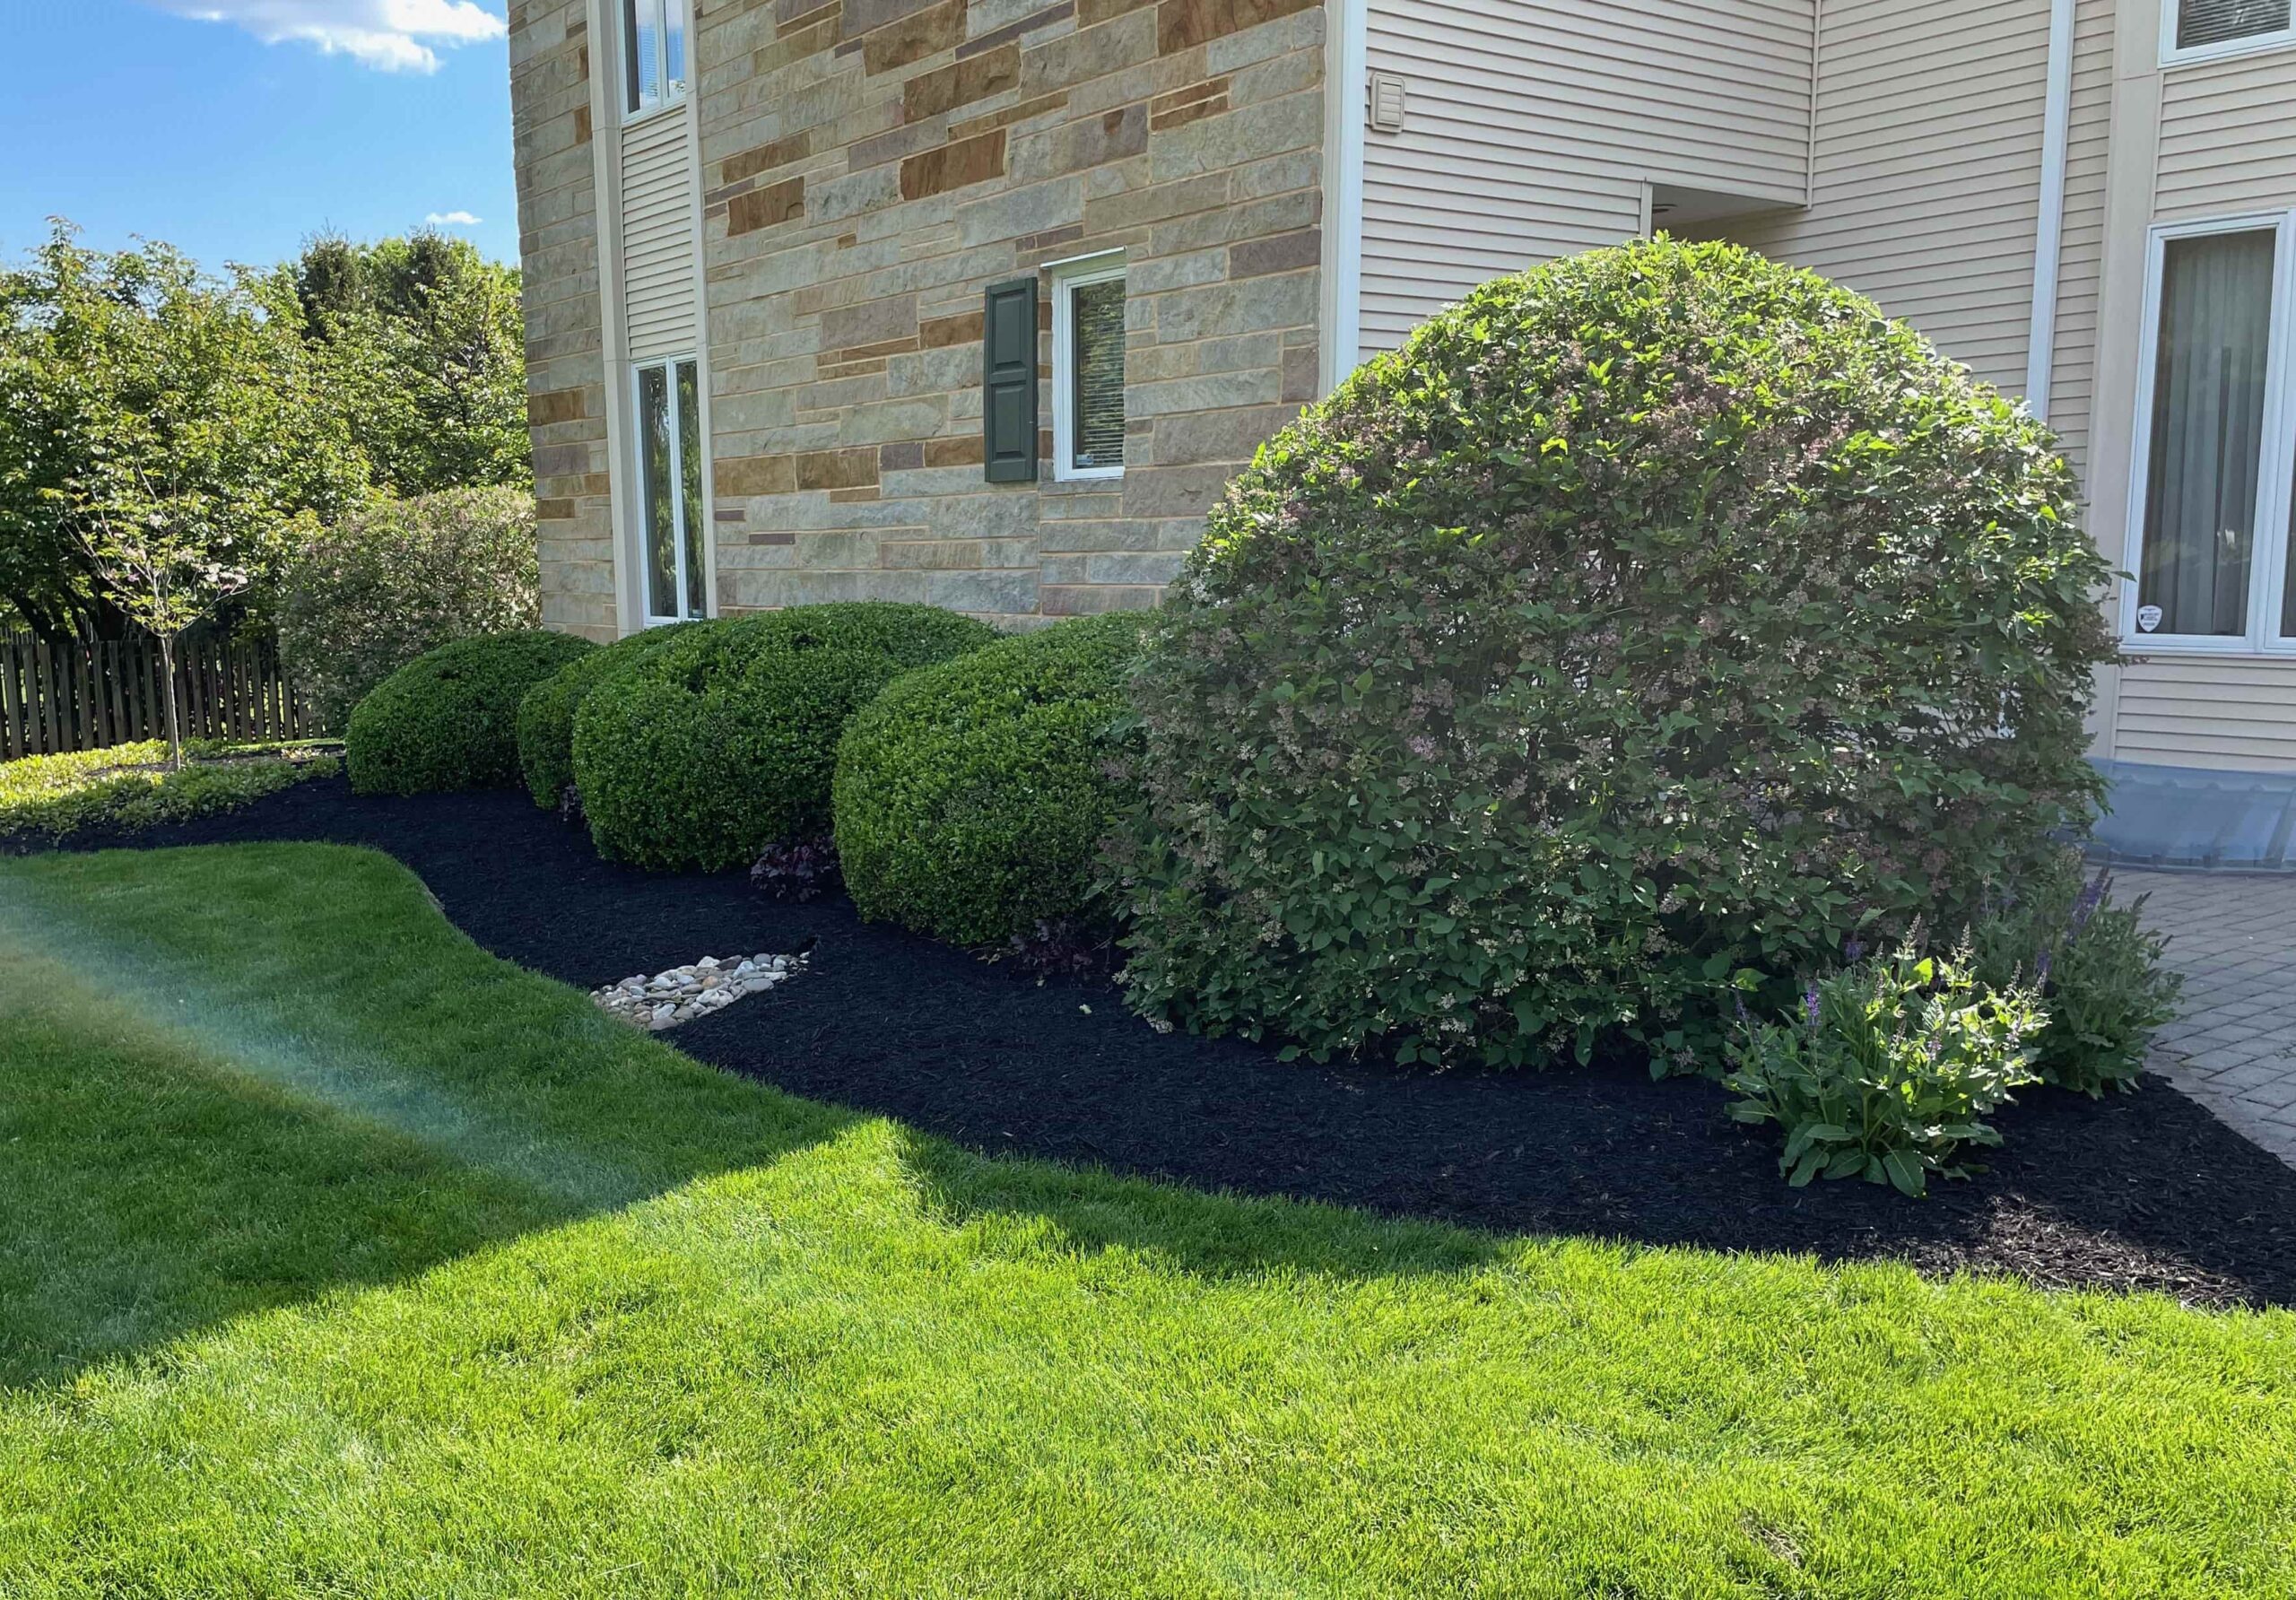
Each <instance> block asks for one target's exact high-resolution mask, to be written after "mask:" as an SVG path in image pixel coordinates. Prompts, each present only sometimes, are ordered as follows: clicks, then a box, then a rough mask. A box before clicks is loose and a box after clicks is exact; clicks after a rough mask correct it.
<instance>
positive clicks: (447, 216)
mask: <svg viewBox="0 0 2296 1600" xmlns="http://www.w3.org/2000/svg"><path fill="white" fill-rule="evenodd" d="M422 220H423V221H424V222H428V223H430V224H431V226H432V227H433V228H475V227H477V226H478V225H479V223H481V222H484V221H485V220H486V219H485V218H483V217H474V216H473V215H471V214H470V213H468V212H466V211H434V212H432V213H431V214H430V215H429V216H427V217H425V218H423V219H422Z"/></svg>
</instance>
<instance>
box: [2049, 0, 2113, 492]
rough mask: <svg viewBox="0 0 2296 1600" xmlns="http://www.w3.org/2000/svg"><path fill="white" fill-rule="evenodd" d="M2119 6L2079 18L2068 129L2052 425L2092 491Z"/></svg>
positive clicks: (2101, 1)
mask: <svg viewBox="0 0 2296 1600" xmlns="http://www.w3.org/2000/svg"><path fill="white" fill-rule="evenodd" d="M2113 27H2114V0H2080V4H2079V5H2078V7H2077V8H2076V9H2075V10H2074V19H2073V101H2072V115H2071V117H2070V118H2069V120H2068V122H2067V125H2066V149H2065V228H2064V232H2063V233H2062V234H2061V235H2060V236H2059V240H2058V246H2057V251H2058V254H2057V352H2056V355H2055V358H2054V360H2053V362H2052V369H2051V372H2050V377H2049V403H2048V421H2049V426H2051V427H2052V428H2054V429H2056V430H2057V437H2058V438H2060V439H2063V440H2064V441H2065V455H2066V460H2068V461H2070V462H2071V463H2072V464H2073V470H2074V472H2075V473H2077V474H2080V477H2081V482H2082V492H2083V495H2084V496H2085V495H2086V494H2087V492H2088V481H2089V430H2090V416H2091V412H2092V408H2093V406H2094V404H2095V395H2096V378H2097V302H2098V296H2099V293H2100V289H2101V287H2102V283H2103V278H2104V263H2105V177H2106V169H2107V161H2108V159H2109V156H2110V154H2111V151H2112V109H2113Z"/></svg>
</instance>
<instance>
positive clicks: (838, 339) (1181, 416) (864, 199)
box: [519, 0, 1324, 623]
mask: <svg viewBox="0 0 2296 1600" xmlns="http://www.w3.org/2000/svg"><path fill="white" fill-rule="evenodd" d="M542 9H543V8H542V7H540V6H538V5H534V4H529V5H528V6H527V7H526V12H527V13H528V15H529V18H531V17H532V16H533V14H534V13H537V12H539V11H541V10H542ZM567 9H570V8H569V7H565V6H554V7H551V8H550V10H551V11H552V13H553V16H554V15H555V13H557V12H560V11H563V10H567ZM699 10H700V17H699V19H698V27H697V32H696V46H697V50H698V62H699V83H700V96H701V100H700V113H701V115H700V133H701V139H702V146H701V157H702V175H703V183H704V185H705V194H704V204H705V209H706V237H705V248H706V251H707V257H708V301H709V307H708V310H709V359H710V365H711V394H712V415H711V429H712V445H713V456H714V469H715V477H714V487H715V515H716V522H715V529H714V532H715V536H716V541H717V561H716V565H717V568H718V602H719V606H720V609H721V610H723V611H726V612H735V611H740V610H745V609H750V608H760V607H770V606H781V605H789V604H804V603H809V602H814V601H821V600H831V599H859V598H883V599H900V600H923V601H928V602H931V603H933V604H940V605H946V606H950V607H952V608H954V609H957V610H960V611H965V612H970V613H975V614H978V615H981V616H985V617H988V618H990V619H992V620H997V621H1001V622H1007V623H1021V622H1026V621H1029V620H1032V619H1036V618H1039V617H1044V616H1057V615H1063V614H1068V613H1081V612H1089V611H1097V610H1102V609H1108V608H1111V607H1118V606H1134V605H1146V604H1153V602H1154V600H1155V597H1156V596H1157V594H1158V592H1159V588H1160V586H1161V585H1162V584H1164V583H1165V582H1166V581H1168V580H1169V579H1170V578H1171V576H1172V575H1173V573H1174V571H1175V570H1176V569H1177V567H1178V562H1179V561H1180V558H1181V556H1182V554H1183V553H1184V552H1186V551H1187V548H1188V547H1189V546H1190V545H1192V544H1193V543H1195V542H1196V538H1197V537H1198V535H1199V534H1200V532H1201V527H1202V514H1203V512H1204V510H1205V508H1206V507H1208V506H1209V505H1210V503H1211V502H1212V500H1213V498H1214V497H1215V496H1216V495H1217V493H1218V491H1219V489H1220V487H1221V485H1222V483H1225V481H1226V480H1227V479H1228V478H1229V477H1230V476H1231V475H1232V474H1233V473H1234V471H1235V470H1236V468H1237V466H1238V465H1239V464H1240V463H1243V462H1245V461H1248V459H1249V458H1250V457H1251V454H1252V451H1253V448H1255V447H1256V446H1257V444H1258V443H1259V442H1260V441H1261V440H1262V439H1265V438H1266V437H1267V436H1268V435H1269V434H1270V433H1272V432H1273V431H1274V430H1276V429H1277V428H1278V427H1279V426H1281V425H1282V424H1283V422H1285V421H1287V420H1288V419H1289V418H1291V416H1292V415H1293V414H1295V413H1296V412H1297V410H1298V408H1299V406H1300V403H1302V402H1303V401H1306V400H1308V399H1310V398H1312V397H1313V396H1314V394H1315V393H1316V389H1317V378H1318V373H1317V361H1318V349H1317V326H1316V325H1317V296H1318V265H1317V264H1318V256H1319V247H1318V225H1319V223H1320V221H1321V217H1320V210H1321V161H1322V150H1321V146H1322V138H1323V98H1322V86H1323V75H1324V74H1323V60H1324V56H1323V39H1324V15H1323V12H1322V9H1321V6H1320V4H1318V0H1058V4H1050V5H1047V4H1042V0H828V3H827V4H823V3H822V0H700V5H699ZM524 70H526V71H527V72H529V73H530V74H531V73H533V72H535V71H548V72H554V71H556V70H558V69H557V68H556V67H546V66H544V65H541V64H540V63H535V64H533V65H528V66H527V67H526V68H525V69H524ZM526 100H529V101H533V102H535V105H536V106H537V107H539V106H542V105H544V104H547V103H550V102H549V101H548V100H545V99H544V98H542V97H537V96H536V95H535V94H533V93H531V92H529V94H528V95H527V96H526ZM530 120H531V119H529V120H528V121H522V123H521V128H520V147H519V148H520V161H521V173H522V178H524V179H525V180H526V183H525V185H524V186H523V187H522V192H525V189H526V188H530V189H531V190H532V192H534V193H535V195H536V196H537V200H536V202H535V207H536V209H535V217H536V221H535V222H528V224H527V228H528V231H529V254H528V273H529V293H530V295H532V296H534V297H535V298H534V300H532V301H531V302H530V309H529V317H530V318H532V319H533V320H532V324H531V326H532V327H533V329H534V331H535V340H536V349H537V350H538V351H540V352H545V353H546V355H547V357H548V361H547V363H546V364H545V365H544V366H542V367H540V368H538V369H537V370H538V371H541V372H545V373H553V374H557V376H554V377H552V378H548V380H547V381H544V380H542V379H539V378H538V380H537V382H536V386H535V387H536V388H537V389H538V390H544V391H556V393H545V394H538V395H537V396H536V404H537V407H538V410H537V431H536V435H535V437H536V441H537V444H538V446H540V447H541V448H542V449H543V450H545V451H549V452H551V453H552V457H551V462H550V465H551V466H552V468H557V467H561V466H562V467H564V468H565V469H566V471H565V473H564V474H561V473H558V472H555V471H553V472H552V473H551V474H549V476H548V478H547V482H548V483H549V484H550V485H551V487H548V488H545V489H544V493H545V494H546V495H554V496H560V497H563V498H559V499H556V500H554V502H553V508H554V509H555V510H556V511H557V513H558V516H557V517H556V518H555V519H553V520H552V521H551V522H549V523H546V524H545V525H544V526H546V527H548V528H552V529H553V530H564V531H561V532H555V533H552V534H546V535H545V536H544V537H545V559H546V561H548V563H549V565H548V569H547V570H546V573H545V583H546V584H552V583H555V584H556V585H558V586H560V587H561V588H565V587H569V586H571V588H572V589H573V590H575V591H578V592H567V593H561V595H560V596H558V598H557V599H556V601H555V603H554V604H555V605H556V607H557V614H556V615H555V616H554V617H553V621H559V620H561V619H567V620H571V619H572V618H573V617H574V614H575V613H576V612H580V613H581V615H582V617H583V618H584V619H586V620H587V618H588V617H589V615H590V614H591V613H590V611H589V610H588V609H587V608H588V607H590V606H591V604H592V603H593V602H592V596H593V595H594V593H596V592H598V583H597V580H596V578H595V577H594V576H593V573H592V566H591V563H592V561H593V559H594V558H593V557H592V555H591V554H590V553H589V552H591V551H592V550H593V548H594V539H593V535H596V536H603V528H604V522H603V520H602V518H603V502H601V501H597V500H595V499H593V498H592V497H591V491H592V489H593V488H594V486H595V485H594V484H593V483H592V481H591V479H590V478H589V477H588V476H587V475H585V474H588V473H591V472H594V471H595V465H596V461H597V454H596V451H595V450H594V449H591V450H587V451H586V453H584V454H583V456H582V458H581V460H580V461H577V460H576V459H575V457H574V456H573V454H572V453H568V454H566V455H564V456H563V457H561V456H560V455H559V454H558V449H559V447H561V446H566V445H571V444H573V443H575V442H576V441H577V439H578V438H579V439H580V440H581V441H582V442H584V443H585V444H586V445H587V443H588V442H589V441H590V436H589V435H587V434H581V435H579V436H578V435H577V433H576V432H575V431H574V430H575V429H576V428H577V427H578V424H579V422H582V421H584V420H586V419H585V418H583V416H582V414H581V413H580V412H579V410H578V405H579V404H580V403H581V401H587V404H590V405H592V406H593V407H595V405H596V390H595V389H594V388H593V387H591V384H592V378H593V376H594V372H593V370H594V369H595V366H596V354H595V351H596V317H595V311H589V312H587V313H586V312H585V311H584V310H582V309H578V300H579V296H580V294H581V293H583V292H587V290H584V289H580V288H578V285H580V284H588V285H594V284H595V283H596V278H595V270H594V264H592V263H588V262H587V261H581V260H580V259H579V248H578V246H576V245H575V244H574V243H572V242H571V240H570V239H569V241H568V242H567V243H566V244H565V245H564V246H563V247H561V245H560V244H559V242H558V239H559V234H558V231H557V230H558V227H559V223H560V219H561V217H566V218H571V216H572V213H573V212H574V211H575V210H576V209H578V207H577V205H576V204H575V203H574V202H573V201H572V199H571V191H572V187H573V186H574V184H575V182H576V181H577V180H576V179H575V178H573V177H572V176H571V175H570V173H569V175H568V176H567V177H566V178H565V179H564V180H563V181H564V188H563V190H561V187H559V185H560V178H559V176H558V163H559V162H560V161H561V155H562V152H563V147H564V145H565V143H566V140H567V137H568V135H564V134H563V132H562V131H561V133H559V134H556V135H552V134H550V133H547V132H546V131H545V130H544V128H542V127H539V126H529V121H530ZM561 121H562V119H561ZM553 126H554V125H553ZM530 152H531V156H530ZM529 159H531V160H533V161H535V162H536V163H537V166H538V169H539V170H538V171H537V172H535V173H528V172H526V164H527V162H528V161H529ZM565 159H568V160H570V159H571V157H570V156H567V157H565ZM579 181H581V182H582V183H584V184H587V178H583V179H581V180H579ZM584 192H585V193H587V188H586V189H585V190H584ZM561 194H563V195H564V196H566V197H565V198H561ZM538 223H539V224H540V225H539V226H538V225H537V224H538ZM569 225H570V226H571V225H572V224H571V223H569ZM536 246H539V247H540V251H539V256H540V260H541V261H542V262H543V263H545V264H549V265H547V267H546V270H544V272H542V273H541V274H536V271H535V265H536V260H537V256H536V251H535V247H536ZM1118 246H1121V247H1123V248H1124V249H1125V250H1126V257H1127V268H1128V274H1129V297H1128V298H1129V304H1128V310H1127V315H1126V327H1127V340H1126V362H1127V369H1126V408H1127V415H1128V419H1129V426H1128V431H1127V435H1126V445H1125V450H1126V470H1125V475H1124V477H1123V479H1122V481H1121V482H1120V483H1108V482H1101V483H1090V482H1087V483H1056V482H1054V481H1053V478H1052V467H1051V449H1050V442H1049V439H1046V441H1045V443H1044V448H1043V463H1042V478H1041V481H1040V482H1039V483H1032V484H991V483H984V482H983V481H982V475H981V465H980V460H981V433H980V406H981V392H980V378H981V349H980V340H981V291H982V290H983V289H984V288H985V287H986V286H987V284H989V283H995V282H996V281H998V280H1000V279H1005V278H1009V277H1012V276H1013V275H1015V274H1019V273H1023V272H1027V271H1029V270H1031V269H1032V268H1034V267H1037V266H1039V265H1042V264H1043V263H1046V262H1048V261H1053V260H1057V259H1059V258H1062V257H1070V256H1076V255H1082V254H1084V253H1086V252H1089V251H1094V250H1100V249H1108V248H1115V247H1118ZM561 263H562V264H563V265H560V264H561ZM580 303H581V304H584V305H587V301H584V302H580ZM1045 307H1046V312H1047V316H1046V325H1047V328H1048V326H1049V300H1046V302H1045ZM561 309H562V316H561ZM586 316H587V322H586V321H585V317H586ZM577 325H581V326H577ZM586 332H587V343H585V342H584V338H585V333H586ZM1050 351H1051V345H1050V335H1049V332H1048V331H1047V332H1046V334H1045V335H1044V337H1043V345H1042V356H1041V360H1042V361H1043V362H1044V363H1046V368H1045V370H1046V374H1047V376H1048V375H1049V365H1048V363H1049V361H1050ZM584 363H587V365H585V364H584ZM558 394H563V395H564V396H567V398H566V399H565V401H564V404H566V405H568V406H569V407H573V408H575V409H573V410H570V412H569V413H568V415H567V418H566V420H565V421H563V422H560V421H548V422H545V421H544V418H553V419H554V418H556V417H557V416H558V414H559V413H558V412H557V410H556V409H555V406H556V404H558ZM575 396H579V397H581V400H580V401H578V400H577V399H576V398H575ZM1051 414H1052V413H1051V406H1050V397H1049V396H1048V395H1047V396H1045V400H1044V406H1043V411H1042V415H1043V416H1044V417H1045V418H1046V419H1049V418H1050V416H1051ZM561 429H563V430H565V431H563V432H561V431H560V430H561ZM545 440H547V442H546V443H545V442H544V441H545ZM577 469H579V470H577ZM542 470H543V464H542V462H541V461H540V460H539V459H538V460H537V471H538V472H539V471H542ZM577 490H579V491H580V492H579V493H577V492H576V491H577ZM547 514H548V513H546V515H547ZM552 574H554V575H555V577H554V578H553V577H552Z"/></svg>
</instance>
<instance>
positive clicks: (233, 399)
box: [0, 222, 366, 634]
mask: <svg viewBox="0 0 2296 1600" xmlns="http://www.w3.org/2000/svg"><path fill="white" fill-rule="evenodd" d="M278 310H279V308H278V307H277V306H275V305H274V304H273V303H272V302H271V301H270V300H267V299H266V297H265V285H264V284H263V283H261V282H260V281H258V280H257V279H255V278H252V277H250V276H248V274H239V276H238V277H237V278H235V279H234V280H233V281H231V282H229V283H218V282H216V281H214V280H213V279H210V278H207V277H204V276H203V275H202V274H200V272H199V270H198V268H197V267H196V265H194V264H193V263H192V262H190V261H189V260H187V258H185V257H183V256H182V255H180V254H178V252H176V251H175V250H172V249H170V248H169V247H167V246H166V245H163V244H145V245H143V246H142V247H140V248H136V249H134V250H123V251H119V252H117V253H116V254H107V253H104V252H100V251H94V250H88V249H84V248H82V247H81V246H79V245H78V244H77V243H76V242H74V230H73V229H72V228H71V227H70V226H69V225H67V224H65V223H62V222H58V223H57V224H56V226H55V230H54V232H53V233H52V234H51V235H50V237H49V239H48V241H47V242H46V243H45V244H44V245H42V246H40V247H39V248H36V249H35V250H34V251H33V252H32V254H31V256H30V259H29V260H28V261H27V262H26V263H25V264H24V265H22V266H20V267H15V268H11V269H6V270H0V604H5V605H7V606H8V607H9V608H11V609H13V611H15V612H16V613H18V614H19V615H20V616H21V617H22V619H23V620H24V621H25V622H27V623H28V624H29V625H30V626H31V627H33V628H36V629H39V630H42V631H44V632H48V633H50V634H55V633H62V632H67V631H70V630H73V629H74V628H95V629H99V630H111V631H117V630H118V629H119V628H120V627H121V626H123V624H124V623H125V622H127V621H133V622H139V623H143V624H144V625H146V626H150V627H152V628H154V629H155V630H158V631H161V632H179V631H180V630H181V628H182V626H184V625H185V624H184V622H183V621H182V619H183V617H184V616H185V615H187V614H194V613H197V614H204V613H205V612H207V611H209V610H212V609H213V607H214V606H215V605H216V604H220V603H221V602H222V600H224V599H226V598H229V597H230V595H231V594H233V593H235V592H237V591H238V590H239V589H241V588H244V587H248V586H250V585H256V586H260V585H262V584H264V583H265V582H266V581H267V580H268V578H269V577H270V575H271V574H272V572H273V571H274V569H275V567H276V565H277V561H278V557H279V554H280V550H281V540H282V535H283V531H284V530H285V528H286V527H287V526H288V524H289V522H290V520H291V518H292V517H293V516H294V515H295V514H296V513H298V512H300V511H305V510H309V511H314V512H317V514H319V515H320V516H322V517H332V516H335V515H336V514H337V513H338V512H340V511H341V510H343V509H344V508H346V507H347V506H349V505H351V504H352V503H353V502H354V501H355V500H357V499H358V498H359V497H360V496H361V494H362V493H363V492H364V488H365V482H366V470H365V465H364V462H363V460H362V458H361V456H360V454H359V452H358V450H357V448H355V446H354V445H353V443H352V439H351V437H350V435H349V432H348V430H347V429H346V427H345V425H344V422H343V420H342V419H341V418H340V417H339V416H337V415H335V413H333V412H332V411H331V410H330V408H329V407H328V406H327V405H326V404H324V396H322V395H321V393H320V391H319V388H318V386H317V381H316V374H315V373H314V371H313V370H312V369H311V367H310V365H309V362H308V361H305V359H304V354H305V352H304V350H303V346H302V342H301V341H300V339H299V338H298V337H297V335H296V333H295V331H294V328H293V326H292V320H291V318H287V317H282V316H280V315H278ZM195 620H196V617H195Z"/></svg>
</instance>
